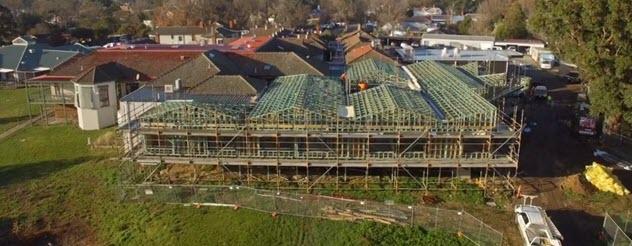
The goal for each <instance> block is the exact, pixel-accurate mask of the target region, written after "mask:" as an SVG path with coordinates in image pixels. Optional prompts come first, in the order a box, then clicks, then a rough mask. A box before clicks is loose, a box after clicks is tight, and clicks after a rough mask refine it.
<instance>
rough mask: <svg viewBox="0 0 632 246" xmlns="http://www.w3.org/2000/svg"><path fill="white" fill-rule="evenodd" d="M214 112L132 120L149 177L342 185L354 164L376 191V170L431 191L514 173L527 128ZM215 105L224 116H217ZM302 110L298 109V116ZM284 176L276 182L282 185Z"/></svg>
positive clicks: (136, 155)
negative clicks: (327, 179) (175, 173)
mask: <svg viewBox="0 0 632 246" xmlns="http://www.w3.org/2000/svg"><path fill="white" fill-rule="evenodd" d="M161 106H162V105H161ZM158 107H160V106H158ZM209 110H210V111H209V112H204V111H201V110H200V109H199V108H197V109H195V110H191V109H188V110H182V109H178V108H175V110H174V111H172V112H178V114H177V115H171V114H152V111H149V112H147V113H146V114H145V115H143V116H142V117H141V118H140V119H139V120H138V124H130V126H131V125H135V126H136V127H133V128H128V129H122V130H123V132H124V133H125V132H127V134H129V133H132V134H130V135H134V136H138V138H139V141H138V142H139V146H134V147H135V148H133V150H134V151H133V152H132V153H130V154H132V156H131V159H132V160H134V161H136V162H137V163H139V164H141V166H145V167H147V166H149V167H153V168H155V169H154V170H153V171H152V172H150V174H149V175H148V176H147V178H145V180H146V181H151V180H155V179H157V178H156V177H152V175H153V176H155V175H157V174H158V172H157V170H163V169H165V167H166V166H167V165H186V166H190V165H193V166H200V167H216V170H221V171H222V172H226V174H222V176H224V175H225V176H227V177H228V176H232V177H238V179H239V180H242V181H243V183H242V184H249V183H250V180H251V177H252V175H253V174H254V173H256V172H257V170H259V174H262V175H263V173H261V170H266V171H265V172H264V173H267V175H268V176H269V175H270V172H272V173H273V175H276V176H277V177H278V176H283V175H284V174H287V173H299V170H300V172H301V173H302V174H304V175H305V176H304V177H305V179H306V180H307V181H306V182H307V185H305V187H306V188H307V189H313V188H314V186H315V185H316V184H317V183H319V182H324V179H323V178H322V177H324V176H333V175H335V177H336V181H335V182H336V187H338V185H339V181H338V180H339V173H342V172H344V174H345V179H346V174H347V169H352V170H355V174H356V175H357V174H358V170H364V171H363V172H364V176H365V184H364V187H365V188H366V189H368V188H369V187H370V184H369V180H370V175H373V174H375V173H376V172H379V173H382V174H383V173H384V170H390V172H391V173H390V177H391V178H392V180H394V181H392V183H393V187H395V188H396V189H399V187H400V185H399V184H398V182H397V180H399V178H398V176H399V175H404V176H409V177H410V178H411V179H412V180H414V181H416V183H419V184H420V185H419V186H418V188H419V189H424V188H425V187H427V183H426V182H427V181H424V180H428V178H429V175H431V173H434V174H435V175H437V174H438V175H439V177H441V173H445V171H448V172H450V175H446V176H448V177H449V176H452V177H456V176H457V175H459V176H462V175H460V174H459V173H462V171H466V175H467V176H469V175H470V174H474V175H477V174H478V173H476V171H477V170H478V171H479V172H480V174H479V175H480V176H481V177H484V178H485V179H487V177H488V176H489V177H492V176H494V177H496V176H505V175H507V176H510V175H511V174H512V173H513V174H515V173H516V170H517V168H518V161H517V160H518V158H519V149H520V134H521V132H522V129H521V124H520V123H519V122H517V121H515V120H514V119H515V117H514V118H511V117H505V116H497V117H495V118H491V119H490V118H489V117H487V118H486V117H483V118H482V119H484V120H481V121H478V123H477V121H464V122H458V121H457V122H439V121H432V122H425V121H422V122H413V123H409V124H406V123H405V122H402V121H382V120H380V121H372V120H365V121H363V122H362V123H360V122H352V121H347V120H344V119H341V118H337V119H335V120H333V121H331V120H332V119H331V118H327V117H325V118H322V117H313V116H307V115H303V116H305V117H300V119H298V120H301V121H303V124H296V123H293V124H292V123H291V122H282V119H283V117H278V116H275V117H266V118H260V119H249V118H247V117H245V115H247V111H248V109H247V108H241V109H240V108H234V107H230V110H228V111H226V109H225V108H224V109H219V108H216V107H215V108H211V109H209ZM215 110H221V111H224V113H221V114H213V111H215ZM302 113H305V112H302ZM302 113H298V112H292V114H293V115H294V116H296V115H301V114H302ZM501 114H502V113H501ZM209 115H214V117H209ZM395 120H400V118H398V117H395ZM377 122H381V123H377ZM384 122H391V123H384ZM398 122H399V123H398ZM153 168H152V169H153ZM271 170H272V171H271ZM377 170H381V171H377ZM432 170H435V171H432ZM437 170H438V172H437ZM310 172H311V174H310ZM444 175H445V174H444ZM286 176H287V175H286ZM290 176H291V175H290ZM444 177H445V176H444ZM279 180H280V178H276V179H268V181H269V182H272V183H275V182H276V183H277V188H279V189H280V187H279V186H280V184H279V183H280V182H279ZM297 182H298V181H297ZM340 182H342V181H340ZM218 183H223V182H218Z"/></svg>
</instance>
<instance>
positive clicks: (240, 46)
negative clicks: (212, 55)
mask: <svg viewBox="0 0 632 246" xmlns="http://www.w3.org/2000/svg"><path fill="white" fill-rule="evenodd" d="M270 40H272V37H267V36H266V37H242V38H239V39H237V40H235V41H233V42H230V43H229V44H228V45H227V46H228V47H225V48H224V49H223V50H222V51H225V52H233V53H254V52H256V51H257V50H258V49H259V48H261V47H262V46H264V45H265V44H267V43H268V42H270Z"/></svg>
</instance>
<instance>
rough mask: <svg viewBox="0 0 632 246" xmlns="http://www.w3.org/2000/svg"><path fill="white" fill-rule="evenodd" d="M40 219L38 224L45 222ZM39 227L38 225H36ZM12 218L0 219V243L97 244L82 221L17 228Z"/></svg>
mask: <svg viewBox="0 0 632 246" xmlns="http://www.w3.org/2000/svg"><path fill="white" fill-rule="evenodd" d="M46 223H47V222H45V221H44V220H41V221H40V223H38V224H46ZM37 227H40V226H37ZM18 228H19V226H18V225H17V222H16V221H15V220H12V219H6V218H5V219H1V221H0V245H46V246H49V245H98V243H97V240H96V237H95V236H94V235H95V234H94V232H93V231H92V230H91V228H90V227H89V226H88V225H87V224H86V223H84V222H83V221H79V220H75V221H72V222H68V223H64V224H49V225H47V226H43V228H42V229H35V228H30V229H24V230H20V229H18Z"/></svg>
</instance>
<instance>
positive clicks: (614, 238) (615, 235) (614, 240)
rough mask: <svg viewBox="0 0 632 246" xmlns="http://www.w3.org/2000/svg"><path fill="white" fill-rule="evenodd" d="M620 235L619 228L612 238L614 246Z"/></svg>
mask: <svg viewBox="0 0 632 246" xmlns="http://www.w3.org/2000/svg"><path fill="white" fill-rule="evenodd" d="M618 234H619V228H615V230H614V236H612V245H616V244H617V235H618Z"/></svg>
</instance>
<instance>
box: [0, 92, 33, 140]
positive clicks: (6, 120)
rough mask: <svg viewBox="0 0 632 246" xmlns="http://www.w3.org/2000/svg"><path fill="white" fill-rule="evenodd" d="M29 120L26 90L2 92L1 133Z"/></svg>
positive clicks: (0, 107) (0, 105)
mask: <svg viewBox="0 0 632 246" xmlns="http://www.w3.org/2000/svg"><path fill="white" fill-rule="evenodd" d="M28 118H29V113H28V106H27V103H26V89H7V90H0V132H4V131H6V130H7V129H9V128H11V127H13V126H15V125H17V123H18V122H20V121H23V120H26V119H28Z"/></svg>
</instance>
